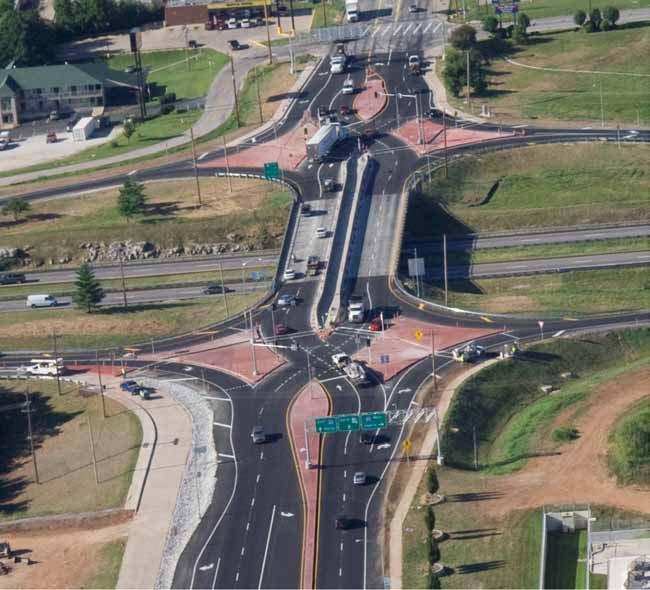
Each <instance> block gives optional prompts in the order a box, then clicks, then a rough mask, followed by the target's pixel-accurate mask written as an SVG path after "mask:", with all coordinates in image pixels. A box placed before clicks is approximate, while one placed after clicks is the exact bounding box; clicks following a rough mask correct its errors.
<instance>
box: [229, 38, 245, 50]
mask: <svg viewBox="0 0 650 590" xmlns="http://www.w3.org/2000/svg"><path fill="white" fill-rule="evenodd" d="M228 45H230V49H232V50H233V51H238V50H239V49H243V48H244V46H243V45H240V44H239V41H237V39H231V40H230V41H228Z"/></svg>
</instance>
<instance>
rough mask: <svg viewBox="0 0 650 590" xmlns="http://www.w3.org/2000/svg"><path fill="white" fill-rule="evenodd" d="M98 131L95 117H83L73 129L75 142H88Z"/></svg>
mask: <svg viewBox="0 0 650 590" xmlns="http://www.w3.org/2000/svg"><path fill="white" fill-rule="evenodd" d="M95 129H97V119H95V117H83V118H82V119H79V122H78V123H77V124H76V125H75V126H74V127H73V128H72V139H73V140H74V141H86V140H87V139H88V138H89V137H90V136H91V135H92V134H93V133H94V132H95Z"/></svg>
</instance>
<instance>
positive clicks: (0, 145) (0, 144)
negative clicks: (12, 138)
mask: <svg viewBox="0 0 650 590" xmlns="http://www.w3.org/2000/svg"><path fill="white" fill-rule="evenodd" d="M8 146H9V142H8V141H7V140H6V139H3V138H1V137H0V151H2V150H6V149H7V147H8Z"/></svg>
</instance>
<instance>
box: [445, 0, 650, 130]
mask: <svg viewBox="0 0 650 590" xmlns="http://www.w3.org/2000/svg"><path fill="white" fill-rule="evenodd" d="M646 5H647V3H646ZM648 31H649V28H648V26H647V25H641V24H630V25H627V26H625V27H621V28H619V29H617V30H613V31H608V32H601V33H593V34H587V33H584V32H581V31H580V32H563V33H548V34H543V35H536V36H533V37H531V38H530V42H529V44H527V45H525V46H516V47H513V46H512V45H511V44H510V43H509V42H503V41H501V42H497V41H485V42H483V44H482V46H483V48H484V50H485V51H486V53H487V54H489V55H490V57H491V63H490V65H489V67H488V90H487V91H486V92H485V93H484V94H483V95H482V96H477V97H475V101H474V102H475V106H474V109H477V108H478V107H477V106H476V105H477V104H483V103H485V104H487V105H489V106H490V108H491V111H492V114H493V116H495V117H496V118H497V119H499V120H506V121H521V122H525V123H532V124H535V122H536V121H537V122H542V123H546V122H552V121H572V122H575V123H577V124H581V125H585V126H593V127H594V128H597V127H600V126H601V124H602V121H603V120H604V122H605V125H606V126H608V127H613V126H615V125H616V124H621V125H622V126H624V127H626V126H643V125H647V124H648V121H650V104H648V101H647V100H646V97H647V96H648V92H649V91H650V77H649V76H648V74H649V73H650V72H648V68H647V63H646V60H645V56H646V55H647V54H648V52H649V51H650V35H649V34H648ZM504 55H505V56H507V57H509V58H511V59H513V60H515V61H516V62H518V63H520V64H524V65H526V66H535V67H542V68H552V69H557V70H569V71H542V70H535V69H530V68H526V67H522V66H521V65H515V64H511V63H508V62H506V61H505V60H504V59H502V58H503V57H504ZM571 70H579V71H577V72H576V71H571ZM592 72H594V73H592ZM623 74H637V75H623ZM601 85H602V94H601ZM601 96H602V101H601ZM463 100H464V99H463V98H462V97H461V98H460V99H455V101H456V102H455V104H456V105H457V106H458V107H459V108H461V109H463V108H467V107H466V105H464V103H463V102H462V101H463Z"/></svg>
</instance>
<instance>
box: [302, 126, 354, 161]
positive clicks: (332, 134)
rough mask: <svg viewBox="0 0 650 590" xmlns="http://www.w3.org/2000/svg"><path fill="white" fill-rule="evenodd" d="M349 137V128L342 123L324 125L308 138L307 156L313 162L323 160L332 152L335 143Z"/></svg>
mask: <svg viewBox="0 0 650 590" xmlns="http://www.w3.org/2000/svg"><path fill="white" fill-rule="evenodd" d="M346 137H347V130H346V129H345V128H344V127H342V126H341V124H340V123H327V124H325V125H323V126H322V127H321V128H320V129H319V130H318V131H316V133H314V135H313V136H312V137H310V138H309V140H307V157H308V158H309V160H311V161H312V162H322V161H323V160H324V159H325V158H326V157H327V155H328V154H329V153H330V151H331V150H332V148H333V147H334V144H335V143H336V142H337V141H340V140H341V139H345V138H346Z"/></svg>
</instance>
